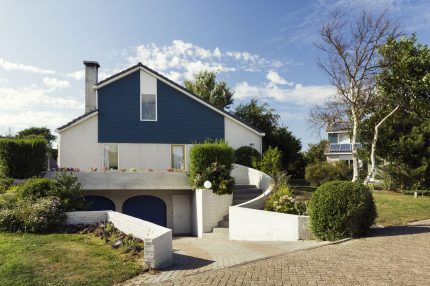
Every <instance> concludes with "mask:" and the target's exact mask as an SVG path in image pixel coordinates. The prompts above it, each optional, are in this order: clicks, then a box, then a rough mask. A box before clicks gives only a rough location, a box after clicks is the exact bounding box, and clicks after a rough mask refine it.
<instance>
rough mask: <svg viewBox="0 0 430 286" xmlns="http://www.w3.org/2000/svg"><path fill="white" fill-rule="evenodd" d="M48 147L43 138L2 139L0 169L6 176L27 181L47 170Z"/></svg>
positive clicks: (0, 143) (0, 141)
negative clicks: (26, 179)
mask: <svg viewBox="0 0 430 286" xmlns="http://www.w3.org/2000/svg"><path fill="white" fill-rule="evenodd" d="M47 151H48V145H47V142H46V140H45V139H43V138H40V137H38V138H1V139H0V168H1V170H0V171H1V172H2V173H3V175H4V176H7V177H11V178H15V179H25V178H30V177H33V176H38V175H39V174H40V173H41V172H42V171H43V170H44V169H45V161H46V153H47Z"/></svg>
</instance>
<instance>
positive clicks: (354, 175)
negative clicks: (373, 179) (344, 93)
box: [351, 107, 358, 182]
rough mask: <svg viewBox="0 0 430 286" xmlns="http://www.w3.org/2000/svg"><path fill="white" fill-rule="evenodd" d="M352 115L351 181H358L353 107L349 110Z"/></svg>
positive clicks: (355, 122) (355, 114) (355, 127)
mask: <svg viewBox="0 0 430 286" xmlns="http://www.w3.org/2000/svg"><path fill="white" fill-rule="evenodd" d="M351 113H352V122H353V126H352V138H351V144H352V181H353V182H355V181H357V180H358V152H357V132H358V118H357V112H356V110H355V108H354V107H352V108H351Z"/></svg>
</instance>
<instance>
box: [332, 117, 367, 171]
mask: <svg viewBox="0 0 430 286" xmlns="http://www.w3.org/2000/svg"><path fill="white" fill-rule="evenodd" d="M326 132H327V136H328V137H327V140H328V142H329V143H328V145H327V148H326V150H325V152H324V155H325V156H326V157H327V161H328V162H336V161H347V162H348V164H352V144H351V137H350V132H351V125H350V124H349V123H348V122H342V121H334V122H332V123H331V124H329V125H328V126H327V128H326ZM357 146H358V148H361V143H357Z"/></svg>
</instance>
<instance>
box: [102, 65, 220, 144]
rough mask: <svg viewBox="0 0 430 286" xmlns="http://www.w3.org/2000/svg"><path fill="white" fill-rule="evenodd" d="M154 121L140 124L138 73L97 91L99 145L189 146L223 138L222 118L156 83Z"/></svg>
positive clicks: (182, 95) (192, 100)
mask: <svg viewBox="0 0 430 286" xmlns="http://www.w3.org/2000/svg"><path fill="white" fill-rule="evenodd" d="M157 93H158V96H157V109H158V115H157V117H158V118H157V119H158V120H157V121H154V122H152V121H140V74H139V71H137V72H134V73H132V74H130V75H128V76H125V77H123V78H121V79H119V80H117V81H115V82H113V83H111V84H109V85H106V86H104V87H102V88H100V89H99V90H98V109H99V114H98V124H99V132H98V139H99V142H112V143H167V144H169V143H170V144H175V143H182V144H189V143H194V142H202V141H204V140H205V139H223V138H224V116H223V115H221V114H219V113H217V112H215V111H213V110H212V109H210V108H208V107H206V106H204V105H202V104H200V103H199V102H197V101H195V100H194V99H192V98H190V97H188V96H186V95H184V94H182V93H181V92H179V91H177V90H176V89H174V88H172V87H170V86H169V85H167V84H165V83H164V82H162V81H159V80H158V81H157Z"/></svg>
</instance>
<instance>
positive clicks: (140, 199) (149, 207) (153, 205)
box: [122, 196, 166, 226]
mask: <svg viewBox="0 0 430 286" xmlns="http://www.w3.org/2000/svg"><path fill="white" fill-rule="evenodd" d="M122 212H123V213H125V214H127V215H130V216H134V217H137V218H140V219H143V220H146V221H149V222H152V223H156V224H158V225H161V226H166V204H165V203H164V201H163V200H162V199H160V198H157V197H154V196H136V197H132V198H129V199H127V200H126V201H125V202H124V205H123V206H122Z"/></svg>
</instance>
